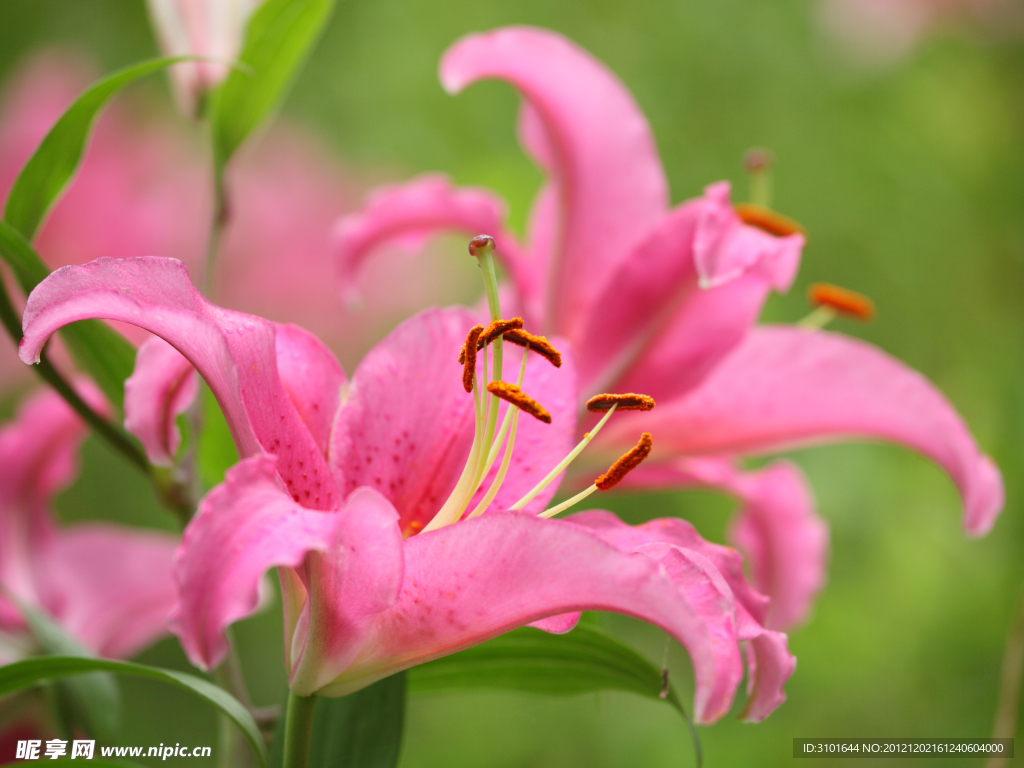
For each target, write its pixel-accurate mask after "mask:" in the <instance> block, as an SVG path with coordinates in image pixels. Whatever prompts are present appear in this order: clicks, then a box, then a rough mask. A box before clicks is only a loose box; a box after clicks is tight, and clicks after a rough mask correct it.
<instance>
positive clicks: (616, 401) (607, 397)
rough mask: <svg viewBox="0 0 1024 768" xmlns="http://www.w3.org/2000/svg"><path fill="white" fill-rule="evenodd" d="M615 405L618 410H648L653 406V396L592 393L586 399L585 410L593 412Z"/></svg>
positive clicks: (631, 393)
mask: <svg viewBox="0 0 1024 768" xmlns="http://www.w3.org/2000/svg"><path fill="white" fill-rule="evenodd" d="M616 406H617V407H618V409H619V410H620V411H650V410H652V409H653V408H654V398H653V397H650V396H649V395H638V394H636V393H634V392H629V393H627V394H623V395H611V394H604V395H594V396H593V397H592V398H590V399H589V400H587V410H588V411H592V412H595V413H596V412H598V411H607V410H610V409H611V408H613V407H616Z"/></svg>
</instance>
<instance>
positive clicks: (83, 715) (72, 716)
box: [18, 603, 121, 743]
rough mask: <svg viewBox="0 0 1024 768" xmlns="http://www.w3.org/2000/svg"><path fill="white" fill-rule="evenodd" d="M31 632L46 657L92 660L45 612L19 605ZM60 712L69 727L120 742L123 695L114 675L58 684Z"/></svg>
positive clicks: (94, 674)
mask: <svg viewBox="0 0 1024 768" xmlns="http://www.w3.org/2000/svg"><path fill="white" fill-rule="evenodd" d="M18 608H19V610H20V611H21V614H22V616H24V618H25V623H26V624H27V625H28V629H29V632H31V633H32V636H33V637H34V638H35V641H36V642H37V643H38V644H39V647H40V648H41V649H42V650H43V652H44V653H47V654H51V655H62V656H80V657H83V658H91V657H92V654H91V653H89V651H87V650H86V649H85V648H83V647H82V646H81V645H80V644H79V643H78V641H77V640H75V639H74V638H73V637H71V636H70V635H69V634H67V633H66V632H65V631H64V630H63V629H62V628H61V627H60V626H58V625H57V623H56V622H54V621H53V619H51V618H50V617H49V616H47V615H46V614H45V613H43V612H42V611H38V610H36V609H35V608H33V607H32V606H29V605H26V604H24V603H19V605H18ZM56 688H57V699H58V704H59V706H60V708H61V709H62V710H63V711H64V712H65V713H66V715H67V718H68V719H69V720H70V725H72V726H75V725H81V726H82V728H84V729H85V732H86V733H88V734H89V735H90V736H91V737H92V738H94V739H97V740H99V741H105V742H107V743H111V742H113V741H114V740H115V739H116V738H117V733H118V729H119V727H120V722H121V695H120V692H119V691H118V689H117V682H116V681H115V680H114V677H113V675H111V674H109V673H107V672H91V673H89V674H87V675H78V676H76V677H74V678H71V679H68V680H60V681H58V682H57V684H56Z"/></svg>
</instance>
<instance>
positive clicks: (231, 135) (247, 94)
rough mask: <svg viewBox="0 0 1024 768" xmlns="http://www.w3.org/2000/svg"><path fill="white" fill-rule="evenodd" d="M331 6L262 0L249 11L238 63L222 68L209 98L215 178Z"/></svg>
mask: <svg viewBox="0 0 1024 768" xmlns="http://www.w3.org/2000/svg"><path fill="white" fill-rule="evenodd" d="M333 7H334V0H266V2H265V3H263V5H261V6H260V7H259V9H257V11H256V12H255V13H254V14H253V16H252V19H250V21H249V26H248V28H247V30H246V34H245V44H244V45H243V46H242V52H241V54H240V55H239V57H238V59H239V62H240V64H241V66H239V67H238V68H236V69H234V70H232V71H231V72H230V73H229V74H228V76H227V78H225V80H224V83H223V84H222V85H221V87H220V88H219V89H218V91H217V92H216V94H214V96H213V99H212V103H211V110H210V125H211V127H212V130H213V156H214V164H215V173H216V174H217V177H218V178H220V176H221V174H222V172H223V170H224V166H225V165H227V163H228V160H230V159H231V156H232V155H233V154H234V153H235V151H236V150H237V149H238V148H239V147H240V146H241V145H242V142H244V141H245V139H246V138H247V137H248V136H249V134H250V133H252V132H253V130H255V128H256V127H257V126H258V125H259V124H260V123H261V122H262V121H263V120H264V119H265V118H266V117H267V115H268V114H270V112H272V111H273V110H274V109H275V108H276V107H277V105H278V104H280V102H281V100H282V99H283V98H284V95H285V92H286V90H287V88H288V86H289V85H290V84H291V82H292V81H293V80H294V79H295V75H296V74H297V73H298V70H299V68H300V67H301V65H302V63H303V62H304V61H305V60H306V57H307V56H308V55H309V52H310V50H311V49H312V47H313V44H314V43H315V42H316V40H317V38H318V37H319V36H320V32H321V31H322V30H323V28H324V25H325V24H326V23H327V19H328V18H329V17H330V14H331V9H332V8H333Z"/></svg>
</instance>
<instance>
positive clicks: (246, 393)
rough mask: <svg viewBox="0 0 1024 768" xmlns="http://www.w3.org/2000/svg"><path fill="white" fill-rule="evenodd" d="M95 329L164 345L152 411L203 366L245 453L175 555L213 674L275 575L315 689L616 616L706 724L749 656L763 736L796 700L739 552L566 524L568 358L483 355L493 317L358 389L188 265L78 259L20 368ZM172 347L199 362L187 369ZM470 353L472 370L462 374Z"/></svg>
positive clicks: (194, 638) (411, 337)
mask: <svg viewBox="0 0 1024 768" xmlns="http://www.w3.org/2000/svg"><path fill="white" fill-rule="evenodd" d="M487 258H488V259H489V258H490V257H489V256H487ZM491 269H493V267H491ZM492 316H493V310H492ZM87 317H92V318H97V317H99V318H106V319H113V320H118V321H121V322H128V323H132V324H135V325H138V326H140V327H143V328H145V329H147V330H149V331H151V332H152V333H154V334H156V335H157V336H159V337H160V338H161V339H162V340H163V341H162V342H159V344H160V345H163V346H162V347H161V348H159V350H158V351H157V352H154V353H152V354H146V355H140V358H139V362H140V365H141V366H142V368H141V369H140V368H137V370H136V376H135V377H133V379H134V385H133V390H134V393H133V394H132V397H131V398H130V401H132V402H134V403H135V405H132V406H130V407H129V406H126V408H127V409H128V410H134V409H136V408H138V409H141V410H145V408H146V407H147V406H146V402H147V398H145V397H144V396H143V392H144V391H145V390H146V389H147V388H148V389H149V390H150V393H151V394H150V397H149V398H148V402H149V406H148V408H149V409H150V411H151V412H155V413H158V414H159V413H166V412H167V411H168V409H172V410H173V407H172V406H171V405H170V403H172V402H174V401H175V400H176V395H174V394H172V393H174V392H175V391H176V390H175V388H174V387H173V386H168V385H167V384H168V382H172V381H176V380H179V379H180V374H181V372H182V371H183V370H187V365H191V366H194V368H195V369H196V370H197V371H198V372H199V374H200V375H202V376H203V378H204V379H205V380H206V382H207V383H208V384H209V386H210V388H211V390H212V391H213V393H214V395H215V396H216V397H217V399H218V401H219V403H220V404H221V407H222V409H223V411H224V413H225V416H226V417H227V421H228V424H229V426H230V428H231V430H232V434H233V435H234V438H235V442H236V446H237V448H238V451H239V455H240V456H241V457H242V460H241V461H240V463H239V464H238V465H237V466H235V467H234V468H233V469H231V470H229V472H228V474H227V477H226V479H225V482H224V483H223V484H222V485H220V486H218V487H216V488H214V489H213V490H212V491H211V492H210V493H209V494H208V495H207V496H206V498H205V499H204V500H203V501H202V502H201V504H200V508H199V511H198V513H197V515H196V516H195V517H194V518H193V520H192V521H191V522H190V524H189V526H188V527H187V528H186V531H185V534H184V538H183V541H182V545H181V548H180V549H179V551H178V555H177V564H176V578H177V580H178V583H179V587H180V603H179V605H178V607H177V608H176V611H175V616H174V619H173V627H174V631H175V632H176V633H177V634H178V636H179V637H180V638H181V641H182V644H183V646H184V648H185V650H186V652H187V653H188V655H189V658H190V659H191V660H192V661H193V663H195V664H197V665H198V666H201V667H203V668H210V667H213V666H216V665H217V664H218V663H219V662H220V661H221V660H222V659H223V658H224V655H225V653H226V651H227V645H226V641H225V639H224V629H225V627H226V626H228V625H229V624H231V623H232V622H234V621H237V620H238V619H240V618H242V617H244V616H247V615H249V614H250V613H252V611H253V610H254V609H255V608H256V605H257V603H258V599H259V598H258V592H259V589H258V587H259V582H260V579H261V576H262V574H263V573H264V572H265V571H266V570H268V569H269V568H271V567H275V566H276V567H277V568H278V574H279V577H280V581H281V586H282V594H283V602H284V614H285V622H284V623H285V662H286V665H287V667H288V669H289V682H290V686H291V688H292V690H293V691H294V692H295V693H297V694H299V695H303V696H306V695H311V694H314V693H316V694H320V695H342V694H345V693H349V692H351V691H354V690H357V689H359V688H362V687H363V686H366V685H368V684H370V683H372V682H374V681H375V680H377V679H380V678H382V677H385V676H387V675H389V674H392V673H394V672H397V671H399V670H402V669H406V668H408V667H411V666H414V665H416V664H420V663H423V662H426V661H429V660H431V659H434V658H438V657H440V656H444V655H447V654H450V653H453V652H456V651H458V650H461V649H463V648H466V647H469V646H472V645H474V644H477V643H480V642H483V641H485V640H488V639H490V638H492V637H495V636H496V635H499V634H501V633H503V632H507V631H509V630H510V629H513V628H515V627H518V626H522V625H524V624H532V623H537V624H538V626H539V627H540V628H542V629H546V630H549V631H550V630H553V631H567V630H568V629H570V628H571V627H572V626H573V625H574V624H575V621H576V619H577V618H578V612H579V611H582V610H590V609H596V610H610V611H618V612H622V613H626V614H629V615H632V616H636V617H639V618H642V619H644V620H647V621H649V622H651V623H653V624H656V625H657V626H659V627H661V628H663V629H664V630H665V631H667V632H669V633H670V634H671V635H672V636H673V637H675V638H676V639H677V640H678V641H679V642H680V643H682V644H683V645H684V646H685V647H686V648H687V650H688V651H689V653H690V655H691V658H692V660H693V665H694V672H695V678H696V691H695V702H694V717H695V719H696V720H697V721H698V722H702V723H709V722H713V721H714V720H717V719H718V718H720V717H721V716H722V715H724V714H725V713H726V712H727V711H728V710H729V708H730V705H731V703H732V699H733V696H734V693H735V690H736V688H737V686H738V684H739V682H740V680H741V678H742V676H743V658H742V656H741V653H740V646H739V643H740V642H742V641H747V642H748V645H749V650H748V665H749V675H750V684H749V691H750V693H749V696H748V702H747V707H746V710H745V713H744V716H745V717H746V718H747V719H750V720H760V719H762V718H763V717H765V716H767V714H768V713H770V712H771V711H772V710H773V709H774V708H775V707H776V706H778V705H779V704H780V703H781V702H782V701H783V699H784V694H783V692H782V686H783V684H784V682H785V680H786V679H787V678H788V677H789V675H790V674H791V673H792V671H793V668H794V665H795V660H794V659H793V657H792V656H791V655H790V654H789V652H788V650H787V647H786V637H785V635H783V634H781V633H779V632H776V631H772V630H769V629H766V628H765V626H764V620H765V614H766V609H767V599H766V598H764V597H763V596H762V595H760V594H759V593H757V592H756V591H754V589H753V588H751V587H750V585H749V584H748V583H747V582H746V580H745V577H744V575H743V572H742V568H741V561H740V555H739V553H737V552H736V551H735V550H732V549H729V548H726V547H721V546H717V545H714V544H709V543H707V542H705V541H703V540H702V539H700V537H699V536H698V535H697V533H696V532H695V531H694V529H693V528H692V527H691V526H690V525H689V524H688V523H685V522H682V521H679V520H655V521H652V522H651V523H648V524H646V525H644V526H639V527H630V526H627V525H625V524H623V523H621V522H619V521H618V520H617V519H616V518H614V517H613V516H611V515H609V514H608V513H599V512H591V513H585V514H583V515H577V516H573V517H571V518H569V519H566V520H557V519H549V518H548V516H549V515H551V514H553V513H555V512H557V511H559V510H558V508H551V509H547V510H545V507H546V506H547V503H548V501H549V500H550V499H551V497H552V496H553V494H554V492H555V489H556V487H557V478H558V477H559V476H560V474H561V472H562V468H563V465H564V464H565V463H567V462H560V461H559V460H560V459H562V457H566V456H567V455H569V453H570V449H572V445H573V440H574V434H575V431H576V404H575V393H576V391H577V381H576V376H577V373H576V370H577V369H576V365H575V364H574V362H573V360H572V357H571V356H570V355H566V356H565V358H564V361H562V364H561V367H560V368H558V369H556V368H555V367H554V366H553V365H552V364H551V363H549V360H550V361H552V362H558V360H557V358H556V356H555V355H553V354H550V353H547V352H545V354H546V355H547V358H546V359H545V357H541V356H538V355H536V354H528V353H521V354H519V355H518V356H517V355H516V354H509V355H506V356H505V357H504V358H502V352H501V351H500V350H501V349H502V338H501V334H500V333H498V334H497V335H496V336H494V337H493V338H491V339H490V342H491V343H489V344H486V345H484V347H483V350H482V352H480V353H479V354H477V352H476V346H477V345H476V340H477V338H479V334H480V331H481V327H476V328H474V326H476V324H477V322H478V321H479V320H480V319H481V318H480V315H479V313H477V312H473V311H470V310H463V309H447V310H437V309H433V310H428V311H426V312H424V313H422V314H420V315H417V316H415V317H414V318H412V319H410V320H408V321H407V322H405V323H404V324H402V325H401V326H399V328H398V329H396V330H395V331H394V332H393V333H392V334H391V335H389V336H388V337H387V338H386V339H385V340H384V341H383V342H381V343H380V344H379V345H378V346H377V347H375V348H374V349H373V350H371V352H370V353H369V354H368V355H367V356H366V358H365V359H364V360H363V362H362V363H361V364H360V365H359V367H358V368H357V370H356V372H355V375H354V376H353V377H352V379H350V380H348V379H346V376H345V374H344V372H343V371H342V368H341V366H340V365H339V364H338V362H337V360H336V359H335V357H334V356H333V355H332V354H331V353H330V351H329V350H328V349H327V348H326V347H325V346H324V345H323V344H322V343H321V342H319V341H318V340H317V339H316V337H314V336H313V335H312V334H309V333H308V332H306V331H303V330H302V329H300V328H298V327H296V326H287V325H276V324H274V323H271V322H269V321H266V320H263V319H261V318H259V317H255V316H252V315H245V314H242V313H239V312H234V311H231V310H226V309H223V308H220V307H217V306H215V305H213V304H212V303H210V302H209V301H208V300H206V299H205V298H204V297H203V296H202V295H201V294H199V293H198V292H197V291H196V290H195V289H194V288H193V287H192V284H191V283H190V282H189V279H188V274H187V270H186V268H185V266H184V265H183V264H181V263H180V262H177V261H174V260H171V259H159V258H139V259H124V260H115V259H100V260H98V261H94V262H92V263H90V264H87V265H84V266H80V267H79V266H68V267H64V268H62V269H59V270H57V271H56V272H54V273H53V274H52V275H50V277H49V278H47V279H46V280H45V281H43V282H42V283H41V284H40V285H39V286H38V287H37V288H36V290H35V291H33V293H32V294H31V296H30V297H29V300H28V304H27V307H26V310H25V315H24V333H25V338H24V340H23V342H22V346H21V357H22V360H24V361H25V362H32V361H33V360H35V359H36V358H37V355H38V353H39V351H40V349H41V348H42V346H43V344H44V343H45V342H46V339H47V338H48V337H49V336H50V335H51V334H52V333H54V332H55V331H56V330H57V329H58V328H60V327H61V326H63V325H65V324H67V323H70V322H74V321H76V320H81V319H84V318H87ZM471 328H472V329H473V331H472V334H476V335H471V336H470V339H468V340H466V342H465V344H464V339H466V334H467V331H470V329H471ZM164 342H166V345H164ZM532 343H535V344H536V345H537V346H536V349H541V347H542V346H543V342H542V340H539V339H538V340H535V341H534V342H532ZM167 345H169V346H167ZM170 347H173V348H174V349H175V350H177V352H178V353H180V355H181V356H182V357H183V358H184V359H185V360H186V361H187V364H186V363H180V364H179V365H178V366H177V367H176V366H175V365H174V364H172V362H169V360H173V354H172V353H171V351H170ZM460 348H462V349H463V352H464V354H468V355H469V356H470V357H472V358H473V360H474V361H475V364H474V363H471V362H469V361H467V362H466V364H465V366H464V368H463V372H462V376H460V375H459V371H458V369H457V368H456V366H455V357H456V354H457V352H458V350H459V349H460ZM505 349H506V351H509V350H508V348H507V345H505ZM470 350H472V352H470ZM542 351H543V350H542ZM502 359H504V361H505V362H507V363H509V364H510V365H513V364H515V367H516V368H518V370H519V379H518V382H517V385H516V386H513V385H512V384H511V383H509V382H502V381H501V375H500V371H501V368H500V366H501V365H502V363H501V362H500V361H501V360H502ZM147 361H149V362H147ZM488 361H490V362H488ZM489 365H492V367H490V368H489V367H488V366H489ZM160 371H163V372H164V373H163V375H161V374H160ZM488 371H490V373H488ZM467 372H468V373H467ZM492 376H493V381H492V380H491V377H492ZM488 381H490V383H489V384H487V385H486V386H485V383H486V382H488ZM470 390H471V391H472V394H470V392H469V391H470ZM495 392H500V393H501V395H500V397H499V395H494V396H493V397H491V396H490V395H489V394H488V393H495ZM524 393H527V394H524ZM534 398H536V399H534ZM126 402H128V401H126ZM509 403H512V404H514V405H515V406H516V407H512V406H511V405H509ZM521 414H522V423H520V418H519V417H520V415H521ZM608 415H609V416H610V415H611V413H610V412H609V414H608ZM534 417H536V418H534ZM499 422H500V423H501V425H502V426H501V428H500V429H498V423H499ZM545 422H549V423H545ZM139 423H142V424H147V425H150V426H149V427H146V429H148V430H149V434H150V437H151V438H152V440H151V441H150V445H151V446H154V447H155V449H156V450H161V449H163V447H164V446H166V445H168V439H169V438H168V436H167V434H166V433H162V432H161V429H162V427H161V425H164V427H166V425H167V423H168V421H167V420H166V419H160V418H142V419H140V421H139ZM595 432H596V429H595ZM648 440H649V438H648ZM144 442H145V441H144ZM641 443H643V441H641ZM503 446H504V447H503ZM549 470H551V471H550V472H549ZM616 471H617V470H615V468H613V470H610V472H609V473H607V474H608V475H609V476H610V475H613V474H615V472H616ZM622 472H624V470H622V471H620V474H621V473H622ZM560 506H561V505H560Z"/></svg>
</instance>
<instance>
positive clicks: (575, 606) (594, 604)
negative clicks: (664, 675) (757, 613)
mask: <svg viewBox="0 0 1024 768" xmlns="http://www.w3.org/2000/svg"><path fill="white" fill-rule="evenodd" d="M404 548H405V574H406V576H405V582H404V584H403V587H402V594H401V597H400V598H399V599H398V601H397V602H396V603H395V604H394V606H392V607H391V608H389V609H388V610H386V611H384V612H383V613H381V614H380V615H379V616H378V617H377V620H376V622H375V623H374V627H373V629H372V631H371V633H370V635H369V638H368V640H367V642H366V644H365V646H364V647H363V650H362V651H361V652H360V653H359V655H358V656H357V657H356V659H355V660H354V661H353V662H352V664H351V665H350V666H349V667H348V668H347V669H346V670H345V672H344V673H343V674H342V675H340V676H339V677H338V678H337V679H336V680H335V681H334V682H332V683H331V684H330V685H328V686H326V687H324V688H322V689H321V690H320V691H319V693H321V694H323V695H329V696H335V695H343V694H345V693H348V692H350V691H353V690H358V689H359V688H361V687H363V686H365V685H368V684H369V683H371V682H373V681H374V680H376V679H379V678H381V677H384V676H386V675H388V674H391V673H393V672H396V671H398V670H401V669H405V668H408V667H410V666H413V665H415V664H419V663H422V662H425V661H429V660H430V659H434V658H438V657H440V656H445V655H447V654H450V653H454V652H456V651H458V650H461V649H462V648H466V647H469V646H471V645H475V644H477V643H481V642H484V641H485V640H488V639H490V638H492V637H495V636H496V635H499V634H502V633H503V632H507V631H508V630H510V629H513V628H514V627H517V626H521V625H523V624H527V623H530V622H535V621H537V620H539V619H542V618H545V617H547V616H554V615H558V614H565V613H570V612H573V611H578V610H589V609H594V610H610V611H616V612H620V613H626V614H629V615H632V616H636V617H638V618H641V619H644V620H645V621H649V622H651V623H653V624H656V625H657V626H660V627H662V628H663V629H665V630H666V631H667V632H669V633H670V634H672V635H673V637H675V638H676V639H677V640H679V642H680V643H682V644H683V645H684V646H685V647H686V648H687V650H688V651H689V653H690V657H691V659H692V660H693V666H694V674H695V677H696V680H697V690H696V694H695V704H694V713H695V715H694V717H695V719H696V720H697V721H698V722H702V723H706V722H712V721H714V720H716V719H718V718H719V717H721V716H722V715H723V714H725V712H726V711H728V709H729V706H730V704H731V701H732V696H733V694H734V692H735V689H736V687H737V685H738V683H739V680H740V678H741V676H742V661H741V659H740V656H739V653H738V649H737V645H736V625H735V621H736V619H735V603H734V600H733V595H732V592H731V590H730V589H729V587H728V586H727V585H726V582H725V581H724V579H723V576H722V574H720V573H719V572H718V570H717V569H716V568H715V567H714V566H713V565H712V564H711V562H710V560H709V559H708V558H706V557H704V556H703V555H701V554H700V553H697V552H693V551H684V550H682V549H681V548H678V547H676V548H669V549H668V550H666V551H665V552H663V553H658V556H657V557H656V556H654V555H651V554H644V553H639V552H635V553H630V552H626V551H622V550H621V549H619V548H618V547H616V546H613V545H612V544H610V543H608V542H606V541H604V540H603V539H602V537H601V536H600V535H598V533H597V532H595V531H593V530H590V529H588V528H586V527H584V526H581V525H578V524H576V523H573V522H571V521H564V520H542V519H539V518H537V517H534V516H532V515H524V514H520V513H512V512H500V513H496V514H493V515H484V516H483V517H479V518H475V519H473V520H468V521H464V522H461V523H458V524H456V525H451V526H448V527H446V528H442V529H439V530H437V531H431V532H429V533H425V534H420V535H417V536H414V537H412V538H410V539H408V540H406V542H405V547H404ZM659 557H660V559H658V558H659Z"/></svg>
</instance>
